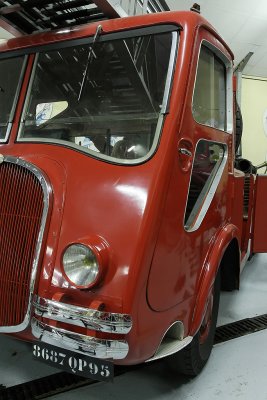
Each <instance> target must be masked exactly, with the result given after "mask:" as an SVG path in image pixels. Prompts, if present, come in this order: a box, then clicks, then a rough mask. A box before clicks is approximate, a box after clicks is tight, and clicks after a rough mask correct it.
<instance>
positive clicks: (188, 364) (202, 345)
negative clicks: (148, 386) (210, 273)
mask: <svg viewBox="0 0 267 400" xmlns="http://www.w3.org/2000/svg"><path fill="white" fill-rule="evenodd" d="M220 281H221V279H220V271H219V272H218V273H217V276H216V279H215V282H214V286H213V295H212V296H211V298H212V299H213V305H212V309H211V311H210V323H209V328H208V332H207V333H206V335H205V339H204V341H203V332H202V331H201V328H202V326H201V328H200V329H199V331H198V332H197V334H196V335H195V336H194V338H193V340H192V342H191V343H190V344H189V345H188V346H187V347H185V348H184V349H183V350H181V351H179V352H178V353H175V354H173V355H172V356H170V357H169V362H170V363H171V367H172V369H175V370H176V371H177V370H178V372H179V373H181V374H183V375H187V376H197V375H198V374H199V373H200V372H201V370H202V369H203V367H204V366H205V364H206V362H207V361H208V359H209V356H210V353H211V350H212V347H213V342H214V335H215V329H216V322H217V316H218V309H219V301H220V284H221V282H220ZM208 308H209V307H207V309H208ZM204 319H205V317H204Z"/></svg>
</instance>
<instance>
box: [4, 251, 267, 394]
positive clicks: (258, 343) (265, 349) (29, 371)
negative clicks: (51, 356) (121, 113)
mask: <svg viewBox="0 0 267 400" xmlns="http://www.w3.org/2000/svg"><path fill="white" fill-rule="evenodd" d="M265 313H267V254H261V255H256V256H255V257H254V258H253V259H252V260H251V261H250V262H249V263H248V264H247V265H246V267H245V269H244V271H243V273H242V277H241V289H240V291H239V292H233V293H222V294H221V303H220V310H219V319H218V325H224V324H227V323H229V322H233V321H237V320H240V319H243V318H246V317H253V316H256V315H261V314H265ZM266 343H267V330H263V331H261V332H257V333H254V334H251V335H248V336H244V337H241V338H238V339H234V340H231V341H228V342H225V343H222V344H218V345H216V346H214V348H213V352H212V355H211V358H210V360H209V362H208V364H207V366H206V367H205V368H204V370H203V371H202V373H201V374H200V375H199V376H198V377H197V378H195V379H187V378H184V377H181V376H179V375H178V374H175V373H173V372H170V371H169V370H168V369H167V368H166V363H165V361H164V360H162V361H160V362H156V363H154V364H150V365H146V366H145V367H144V368H140V369H137V370H133V371H131V372H128V373H127V374H124V375H121V376H118V377H116V378H115V380H114V383H113V384H112V383H103V382H100V383H97V384H94V385H91V386H89V387H84V388H80V389H77V390H73V391H70V392H67V393H63V394H61V395H57V396H52V397H50V399H51V400H72V399H75V398H77V397H78V398H79V400H83V399H86V400H91V399H92V400H93V399H96V398H97V399H98V400H120V399H125V398H127V400H137V399H138V400H139V399H146V400H150V399H151V400H152V399H153V400H162V399H165V400H172V399H173V400H174V399H175V400H178V399H182V400H207V399H209V400H215V399H216V400H217V399H218V400H226V399H227V400H231V399H240V400H251V399H257V400H267V385H266V374H267V345H266ZM0 348H1V357H0V384H2V385H5V386H8V387H9V386H13V385H16V384H18V383H23V382H27V381H30V380H32V379H36V378H38V377H42V376H46V375H50V374H53V373H55V372H59V371H58V370H56V369H54V368H51V367H49V366H46V365H44V364H42V363H39V362H36V361H33V360H32V357H31V349H30V346H29V345H27V344H25V343H21V342H18V341H16V340H14V339H11V338H9V337H6V336H1V337H0Z"/></svg>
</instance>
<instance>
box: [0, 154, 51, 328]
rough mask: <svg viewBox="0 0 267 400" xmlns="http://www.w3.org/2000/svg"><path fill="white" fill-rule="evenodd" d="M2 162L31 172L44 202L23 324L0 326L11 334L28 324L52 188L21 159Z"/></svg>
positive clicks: (10, 158) (33, 166) (39, 173)
mask: <svg viewBox="0 0 267 400" xmlns="http://www.w3.org/2000/svg"><path fill="white" fill-rule="evenodd" d="M4 162H7V163H12V164H16V165H20V166H21V167H24V168H26V169H27V170H29V171H31V172H32V173H33V174H34V175H35V177H36V178H37V179H38V181H39V182H40V185H41V187H42V189H43V194H44V200H43V203H44V209H43V215H42V220H41V227H40V231H39V235H38V239H37V243H36V248H35V254H34V259H33V264H32V273H31V279H30V291H29V302H28V307H27V311H26V314H25V318H24V320H23V322H22V323H21V324H19V325H13V326H1V327H0V332H2V333H13V332H21V331H23V330H24V329H26V328H27V327H28V326H29V324H30V317H31V309H32V299H33V291H34V286H35V279H36V274H37V267H38V262H39V257H40V252H41V246H42V241H43V236H44V230H45V224H46V220H47V215H48V210H49V197H50V195H51V193H52V188H51V186H50V184H49V183H48V182H47V181H46V179H45V178H44V176H43V173H42V171H41V170H40V169H39V168H37V167H36V166H35V165H33V164H31V163H29V162H27V161H25V160H22V159H21V158H16V157H12V156H4Z"/></svg>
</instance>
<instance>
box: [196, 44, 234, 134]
mask: <svg viewBox="0 0 267 400" xmlns="http://www.w3.org/2000/svg"><path fill="white" fill-rule="evenodd" d="M226 79H227V77H226V66H225V64H224V62H223V61H222V60H221V59H220V58H219V57H217V56H216V55H215V53H214V52H213V51H211V50H210V49H209V48H208V47H206V46H204V45H202V47H201V50H200V56H199V62H198V70H197V77H196V83H195V90H194V96H193V116H194V119H195V121H196V122H199V123H200V124H203V125H208V126H211V127H214V128H217V129H220V130H227V121H226Z"/></svg>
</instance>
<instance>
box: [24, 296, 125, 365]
mask: <svg viewBox="0 0 267 400" xmlns="http://www.w3.org/2000/svg"><path fill="white" fill-rule="evenodd" d="M33 306H34V314H35V316H36V317H37V318H36V317H33V318H32V324H31V325H32V334H33V336H34V337H36V338H37V339H39V340H40V341H42V342H45V343H49V344H53V345H56V346H58V347H62V348H65V349H69V350H73V351H76V352H79V353H82V354H86V355H90V356H91V357H96V358H102V359H114V360H119V359H123V358H125V357H126V356H127V354H128V351H129V345H128V343H127V341H126V340H120V339H119V340H109V339H99V338H95V337H93V336H87V335H83V334H80V333H76V332H73V331H71V330H66V329H62V328H59V327H57V326H55V325H56V324H55V323H54V321H56V322H63V323H67V324H70V326H71V325H74V326H79V327H83V328H86V329H89V330H93V331H98V332H105V333H112V334H119V335H122V334H127V333H129V332H130V330H131V328H132V319H131V317H130V315H128V314H116V313H109V312H105V311H98V310H94V309H88V308H84V307H78V306H74V305H71V304H66V303H61V302H58V301H54V300H48V299H44V298H40V297H36V298H35V300H34V302H33ZM39 318H46V319H47V320H48V321H50V324H49V323H44V322H43V321H41V320H40V319H39ZM51 322H52V323H51Z"/></svg>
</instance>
